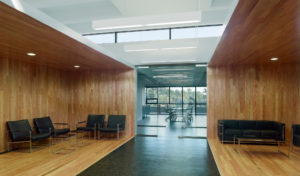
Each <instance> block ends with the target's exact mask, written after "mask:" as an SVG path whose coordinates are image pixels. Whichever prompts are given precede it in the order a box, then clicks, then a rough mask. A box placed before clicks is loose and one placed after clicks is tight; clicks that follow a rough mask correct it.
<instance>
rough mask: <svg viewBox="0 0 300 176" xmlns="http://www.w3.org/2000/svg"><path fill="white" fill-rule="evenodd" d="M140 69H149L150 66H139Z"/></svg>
mask: <svg viewBox="0 0 300 176" xmlns="http://www.w3.org/2000/svg"><path fill="white" fill-rule="evenodd" d="M138 68H149V66H138Z"/></svg>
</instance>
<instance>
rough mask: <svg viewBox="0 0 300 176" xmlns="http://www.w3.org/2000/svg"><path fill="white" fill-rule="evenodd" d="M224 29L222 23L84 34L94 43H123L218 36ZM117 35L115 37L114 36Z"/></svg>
mask: <svg viewBox="0 0 300 176" xmlns="http://www.w3.org/2000/svg"><path fill="white" fill-rule="evenodd" d="M223 31H224V26H223V25H220V24H218V25H211V26H198V27H182V28H168V29H159V30H157V29H153V30H142V31H129V32H127V31H126V32H113V33H104V34H86V35H84V36H85V37H86V38H87V39H89V40H91V41H92V42H94V43H96V44H103V43H115V42H116V43H125V42H141V41H156V40H173V39H190V38H208V37H220V36H222V34H223ZM115 37H117V38H115Z"/></svg>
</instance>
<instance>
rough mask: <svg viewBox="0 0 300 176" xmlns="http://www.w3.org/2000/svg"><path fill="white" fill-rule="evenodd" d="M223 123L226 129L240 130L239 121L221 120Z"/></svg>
mask: <svg viewBox="0 0 300 176" xmlns="http://www.w3.org/2000/svg"><path fill="white" fill-rule="evenodd" d="M219 122H221V123H223V125H224V129H227V128H230V129H239V120H220V121H219Z"/></svg>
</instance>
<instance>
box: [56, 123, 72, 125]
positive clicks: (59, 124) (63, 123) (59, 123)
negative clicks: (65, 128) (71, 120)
mask: <svg viewBox="0 0 300 176" xmlns="http://www.w3.org/2000/svg"><path fill="white" fill-rule="evenodd" d="M53 124H55V125H69V124H68V123H53Z"/></svg>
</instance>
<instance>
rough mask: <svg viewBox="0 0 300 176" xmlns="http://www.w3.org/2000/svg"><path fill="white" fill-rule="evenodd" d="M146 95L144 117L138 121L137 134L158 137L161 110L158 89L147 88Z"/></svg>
mask: <svg viewBox="0 0 300 176" xmlns="http://www.w3.org/2000/svg"><path fill="white" fill-rule="evenodd" d="M145 97H146V99H145V101H146V102H145V105H144V106H143V110H142V114H143V117H142V119H140V120H138V122H137V135H138V136H151V137H156V136H157V133H158V131H157V130H158V129H157V127H158V115H159V112H160V106H159V105H158V89H157V88H145ZM138 98H139V97H138Z"/></svg>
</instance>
